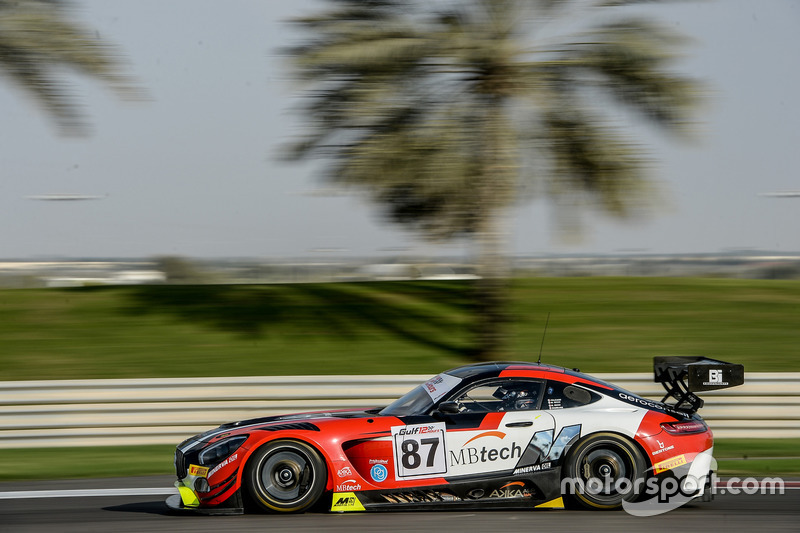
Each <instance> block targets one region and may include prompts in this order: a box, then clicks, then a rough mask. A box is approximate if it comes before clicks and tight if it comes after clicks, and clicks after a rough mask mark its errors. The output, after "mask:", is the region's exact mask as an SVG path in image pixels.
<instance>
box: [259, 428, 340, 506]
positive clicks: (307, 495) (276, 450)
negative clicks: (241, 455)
mask: <svg viewBox="0 0 800 533" xmlns="http://www.w3.org/2000/svg"><path fill="white" fill-rule="evenodd" d="M327 478H328V471H327V468H326V467H325V461H324V460H323V459H322V457H321V456H320V454H319V452H318V451H317V450H315V449H314V448H313V447H311V446H310V445H308V444H306V443H304V442H300V441H295V440H278V441H273V442H269V443H267V444H265V445H264V446H262V447H261V448H259V449H258V450H256V451H255V453H253V456H252V457H251V458H250V459H249V460H248V461H247V465H246V466H245V472H244V482H245V484H246V487H247V492H248V495H249V496H250V499H251V500H252V502H253V503H255V504H256V505H257V506H258V507H260V508H261V509H263V510H265V511H271V512H283V513H300V512H303V511H305V510H307V509H308V508H309V507H311V506H312V505H314V504H315V503H316V502H317V500H319V497H320V496H321V495H322V493H323V492H324V491H325V484H326V482H327Z"/></svg>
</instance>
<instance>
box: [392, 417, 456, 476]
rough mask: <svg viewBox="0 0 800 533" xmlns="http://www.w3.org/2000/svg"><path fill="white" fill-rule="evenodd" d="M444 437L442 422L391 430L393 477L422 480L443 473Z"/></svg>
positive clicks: (444, 460) (445, 463) (444, 463)
mask: <svg viewBox="0 0 800 533" xmlns="http://www.w3.org/2000/svg"><path fill="white" fill-rule="evenodd" d="M444 435H445V424H444V422H436V423H433V424H417V425H411V426H394V427H392V441H393V443H394V445H393V446H392V454H393V456H394V471H395V477H397V479H406V478H424V477H435V476H437V475H439V474H446V473H447V460H446V459H447V450H446V449H445V439H444ZM387 473H388V472H387Z"/></svg>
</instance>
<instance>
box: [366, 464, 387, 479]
mask: <svg viewBox="0 0 800 533" xmlns="http://www.w3.org/2000/svg"><path fill="white" fill-rule="evenodd" d="M369 475H370V476H372V479H373V480H375V481H377V482H378V483H380V482H381V481H385V480H386V478H387V477H388V476H389V469H387V468H386V467H385V466H383V465H382V464H376V465H373V466H372V468H370V469H369Z"/></svg>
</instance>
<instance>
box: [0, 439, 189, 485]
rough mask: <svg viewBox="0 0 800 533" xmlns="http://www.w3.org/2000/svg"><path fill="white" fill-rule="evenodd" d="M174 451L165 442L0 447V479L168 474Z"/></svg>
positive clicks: (171, 472)
mask: <svg viewBox="0 0 800 533" xmlns="http://www.w3.org/2000/svg"><path fill="white" fill-rule="evenodd" d="M176 444H177V443H176ZM174 453H175V446H169V445H158V446H104V447H93V448H31V449H11V450H2V451H0V481H21V480H36V479H77V478H95V477H118V476H119V477H124V476H144V475H151V474H153V475H155V474H166V475H168V474H174V473H175V467H174V466H173V456H174Z"/></svg>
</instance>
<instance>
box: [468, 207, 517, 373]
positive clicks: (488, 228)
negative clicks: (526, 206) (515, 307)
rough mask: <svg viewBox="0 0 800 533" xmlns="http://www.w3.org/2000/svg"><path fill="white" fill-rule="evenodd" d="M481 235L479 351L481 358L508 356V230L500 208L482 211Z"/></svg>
mask: <svg viewBox="0 0 800 533" xmlns="http://www.w3.org/2000/svg"><path fill="white" fill-rule="evenodd" d="M481 216H482V218H484V219H485V220H484V221H482V224H484V228H481V232H480V234H479V235H478V243H477V244H478V248H479V252H478V275H479V276H480V278H479V279H478V280H477V281H476V284H475V311H476V317H475V318H476V325H475V326H476V327H475V335H476V338H475V354H474V358H475V359H478V360H480V361H491V360H502V359H506V354H507V334H506V329H507V324H508V322H509V315H508V264H507V258H506V256H505V255H504V254H503V248H504V247H505V242H506V239H505V233H504V231H503V228H502V223H501V221H499V220H498V219H499V218H500V217H499V216H498V214H497V212H494V213H492V212H488V213H482V215H481Z"/></svg>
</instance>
